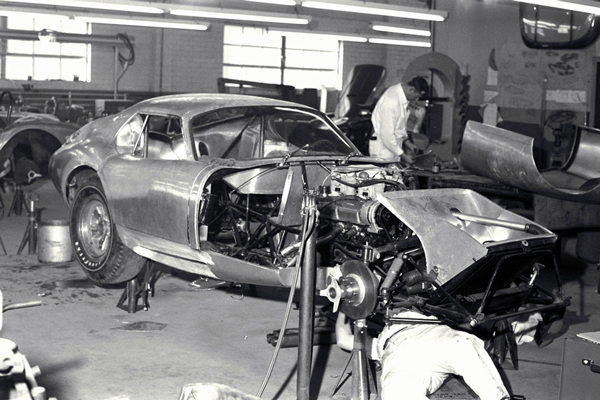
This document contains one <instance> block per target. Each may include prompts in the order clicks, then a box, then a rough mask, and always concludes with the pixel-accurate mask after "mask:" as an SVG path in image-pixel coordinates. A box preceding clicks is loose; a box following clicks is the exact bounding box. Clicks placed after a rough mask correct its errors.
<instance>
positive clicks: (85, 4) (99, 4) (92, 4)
mask: <svg viewBox="0 0 600 400" xmlns="http://www.w3.org/2000/svg"><path fill="white" fill-rule="evenodd" d="M0 3H21V4H36V5H44V6H52V7H74V8H83V9H94V10H108V11H125V12H134V13H148V14H164V12H165V10H163V9H162V8H158V7H151V6H145V5H140V4H143V3H142V2H131V1H119V2H116V1H115V2H112V1H110V0H104V1H80V0H0Z"/></svg>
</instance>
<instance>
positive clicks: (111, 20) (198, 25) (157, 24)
mask: <svg viewBox="0 0 600 400" xmlns="http://www.w3.org/2000/svg"><path fill="white" fill-rule="evenodd" d="M74 19H75V20H77V21H85V22H91V23H95V24H106V25H127V26H144V27H149V28H166V29H188V30H194V31H205V30H207V29H208V28H209V27H210V24H209V23H208V22H194V21H190V22H185V21H177V20H172V19H171V20H168V19H164V20H163V19H161V18H154V19H150V18H147V19H140V18H119V17H95V16H87V15H85V16H84V15H79V16H75V17H74Z"/></svg>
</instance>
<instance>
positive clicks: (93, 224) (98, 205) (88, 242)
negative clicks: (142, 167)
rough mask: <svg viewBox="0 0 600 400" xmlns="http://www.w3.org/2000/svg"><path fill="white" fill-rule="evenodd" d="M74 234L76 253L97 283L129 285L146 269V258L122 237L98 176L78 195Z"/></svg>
mask: <svg viewBox="0 0 600 400" xmlns="http://www.w3.org/2000/svg"><path fill="white" fill-rule="evenodd" d="M70 231H71V244H72V246H73V252H74V253H75V256H76V257H77V260H78V261H79V263H80V264H81V266H82V267H83V270H84V271H85V273H86V274H87V275H88V277H89V278H90V279H91V280H92V281H93V282H95V283H100V284H114V283H121V282H126V281H128V280H130V279H132V278H134V277H135V276H136V275H137V274H138V273H139V272H140V270H141V269H142V268H143V266H144V263H145V261H146V259H145V258H143V257H140V256H139V255H137V254H135V253H134V252H133V251H131V250H130V249H129V248H127V247H125V245H124V244H123V242H122V241H121V239H120V238H119V235H118V233H117V230H116V229H115V225H114V223H113V221H112V218H111V216H110V210H109V209H108V202H107V201H106V196H105V195H104V190H103V189H102V184H101V183H100V179H99V178H98V176H97V175H94V176H92V177H90V178H89V179H87V180H86V181H85V182H83V183H82V184H81V186H80V187H79V189H78V190H77V193H76V194H75V198H74V200H73V205H72V207H71V222H70Z"/></svg>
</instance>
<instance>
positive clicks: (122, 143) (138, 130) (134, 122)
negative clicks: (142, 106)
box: [116, 114, 146, 156]
mask: <svg viewBox="0 0 600 400" xmlns="http://www.w3.org/2000/svg"><path fill="white" fill-rule="evenodd" d="M145 122H146V118H145V117H143V116H142V115H140V114H136V115H134V116H133V117H131V118H130V119H129V120H128V121H127V122H126V123H125V124H124V125H123V126H122V127H121V129H119V132H117V137H116V146H117V151H118V152H119V153H122V154H132V155H137V156H140V151H143V148H144V140H143V136H144V135H143V129H144V125H145ZM141 156H143V153H142V154H141Z"/></svg>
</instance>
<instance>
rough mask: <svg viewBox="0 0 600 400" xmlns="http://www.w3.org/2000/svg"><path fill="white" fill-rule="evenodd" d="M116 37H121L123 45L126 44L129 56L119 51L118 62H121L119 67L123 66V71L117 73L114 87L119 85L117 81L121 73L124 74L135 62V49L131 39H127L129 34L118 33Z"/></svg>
mask: <svg viewBox="0 0 600 400" xmlns="http://www.w3.org/2000/svg"><path fill="white" fill-rule="evenodd" d="M117 38H119V39H121V40H122V41H123V42H124V43H125V46H127V49H128V50H129V56H127V57H125V56H123V54H121V52H119V54H118V57H119V64H121V67H122V68H123V72H121V75H119V77H118V78H117V81H116V87H117V88H118V87H119V81H120V80H121V78H122V77H123V75H125V72H127V69H128V68H129V67H130V66H132V65H133V63H134V62H135V50H134V49H133V44H132V43H131V40H129V36H127V35H126V34H124V33H119V34H118V35H117Z"/></svg>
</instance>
